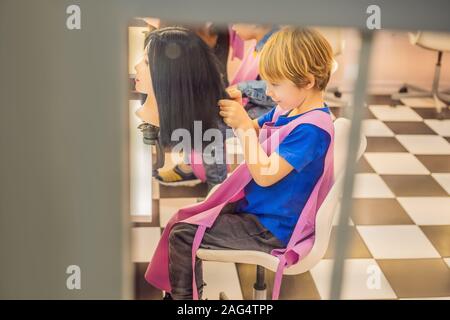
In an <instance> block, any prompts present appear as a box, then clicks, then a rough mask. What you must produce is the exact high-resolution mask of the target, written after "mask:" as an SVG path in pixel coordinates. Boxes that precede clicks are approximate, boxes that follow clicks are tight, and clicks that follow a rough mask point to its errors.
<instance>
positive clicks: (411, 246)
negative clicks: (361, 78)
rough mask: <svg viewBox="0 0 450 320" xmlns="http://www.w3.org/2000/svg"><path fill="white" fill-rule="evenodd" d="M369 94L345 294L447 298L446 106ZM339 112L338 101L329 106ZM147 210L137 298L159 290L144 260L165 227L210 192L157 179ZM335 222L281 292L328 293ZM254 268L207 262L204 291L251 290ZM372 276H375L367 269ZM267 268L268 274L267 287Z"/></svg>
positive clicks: (138, 239) (140, 228)
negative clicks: (315, 256)
mask: <svg viewBox="0 0 450 320" xmlns="http://www.w3.org/2000/svg"><path fill="white" fill-rule="evenodd" d="M406 102H407V103H408V105H403V104H401V103H398V104H399V105H398V106H396V107H392V106H391V104H392V103H393V101H390V99H389V98H387V97H384V96H373V97H371V98H370V99H369V101H368V108H367V114H366V119H365V120H363V130H364V133H365V135H366V136H367V140H368V146H367V150H366V152H365V154H364V156H363V157H362V159H361V161H360V163H359V169H358V173H357V175H356V177H355V190H354V196H353V197H354V201H355V212H354V215H353V216H352V219H351V222H350V223H351V240H352V241H351V246H350V250H349V253H348V256H347V260H346V268H345V274H344V283H343V298H345V299H409V298H432V299H437V298H446V299H450V196H449V194H450V116H449V115H450V112H447V116H446V119H445V120H436V119H435V111H434V109H433V107H432V104H431V103H430V101H427V100H426V99H410V100H409V101H406ZM332 112H333V114H334V115H335V116H336V117H339V116H340V114H341V113H342V108H337V107H336V108H332ZM152 194H153V195H152V196H153V202H152V205H153V206H152V208H153V209H152V211H153V212H152V217H150V216H148V217H133V230H132V239H133V241H132V246H133V248H132V256H133V262H134V265H135V271H136V274H135V286H136V289H135V292H136V299H160V298H161V294H162V293H161V291H159V290H157V289H155V288H153V287H152V286H150V285H149V284H147V283H146V282H145V280H144V278H143V274H144V272H145V268H146V266H147V263H148V261H149V260H150V258H151V256H152V253H153V250H154V248H155V246H156V244H157V241H158V239H159V236H160V234H161V230H162V229H163V228H164V226H165V223H166V222H167V220H168V219H169V218H170V216H171V215H172V214H173V213H174V212H175V211H176V210H177V209H178V208H180V207H182V206H184V205H188V204H192V203H195V202H196V201H197V198H198V197H202V196H205V195H206V188H205V186H204V185H198V186H196V187H194V188H180V187H179V188H171V187H164V186H159V185H158V184H157V183H153V192H152ZM336 221H337V220H336ZM334 239H335V229H333V231H332V237H331V241H330V246H329V248H328V252H327V253H326V255H325V257H324V259H323V260H321V262H320V263H319V264H318V265H317V266H316V267H315V268H313V269H312V270H310V271H309V272H306V273H304V274H301V275H297V276H285V277H284V280H283V284H282V290H281V295H280V299H326V298H327V297H328V296H329V284H330V275H331V270H332V265H333V255H334ZM254 270H255V267H254V266H251V265H241V264H239V265H235V264H224V263H214V262H206V263H205V265H204V272H205V275H204V278H205V281H206V283H207V284H208V285H207V287H206V292H205V296H206V298H208V299H218V294H219V292H220V291H225V292H227V294H228V296H229V297H230V298H231V299H251V294H252V284H253V282H254V277H255V272H254ZM375 274H378V275H379V277H378V278H377V279H378V280H379V281H378V280H375V282H373V283H372V282H371V281H373V280H374V278H371V275H375ZM272 279H273V274H272V273H269V274H268V276H267V280H268V287H269V292H270V290H271V284H272Z"/></svg>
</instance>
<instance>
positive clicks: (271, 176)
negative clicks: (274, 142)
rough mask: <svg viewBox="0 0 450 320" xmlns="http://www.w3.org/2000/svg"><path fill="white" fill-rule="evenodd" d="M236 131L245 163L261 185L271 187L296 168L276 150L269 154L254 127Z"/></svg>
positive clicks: (254, 178)
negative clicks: (261, 143)
mask: <svg viewBox="0 0 450 320" xmlns="http://www.w3.org/2000/svg"><path fill="white" fill-rule="evenodd" d="M253 124H254V121H253ZM258 128H259V126H258ZM235 132H236V135H237V137H238V139H239V141H240V143H241V146H242V150H243V152H244V159H245V163H246V164H247V167H248V169H249V171H250V174H251V175H252V178H253V180H255V182H256V183H257V184H258V185H260V186H261V187H269V186H271V185H273V184H275V183H277V182H278V181H280V180H281V179H283V178H284V177H285V176H287V175H288V174H289V172H291V171H292V170H293V169H294V167H292V166H291V165H290V164H289V162H287V161H286V160H285V159H283V158H282V157H280V156H279V155H278V153H276V152H272V154H271V155H270V156H267V154H266V153H265V151H264V150H263V148H262V146H261V145H260V143H259V141H258V135H257V133H256V131H255V130H252V128H248V129H247V130H243V129H237V130H235Z"/></svg>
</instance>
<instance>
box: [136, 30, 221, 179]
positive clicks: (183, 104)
mask: <svg viewBox="0 0 450 320" xmlns="http://www.w3.org/2000/svg"><path fill="white" fill-rule="evenodd" d="M147 42H148V44H147V46H146V48H145V55H144V58H143V59H142V61H141V62H140V63H139V64H138V65H136V67H135V69H136V90H137V91H139V92H141V93H144V94H147V98H146V101H145V103H144V104H143V106H142V108H140V109H139V110H138V111H137V115H138V116H139V117H140V118H141V119H143V120H144V121H145V122H147V123H150V124H153V125H156V126H159V127H160V139H161V143H162V145H163V146H164V147H166V148H171V147H173V146H174V145H176V144H178V143H179V141H178V140H176V141H173V140H172V139H171V136H172V133H173V132H174V131H175V130H176V129H185V130H187V131H188V132H189V133H190V138H191V146H192V148H195V147H196V146H197V147H198V146H201V147H203V146H204V144H205V143H204V142H203V138H202V137H203V134H204V133H205V132H206V131H207V130H208V129H212V128H219V127H221V128H223V127H225V125H224V123H223V121H222V120H221V119H220V117H219V110H218V108H217V102H218V100H220V99H222V98H224V97H227V94H226V92H225V86H224V83H223V79H222V77H221V73H220V71H219V66H218V62H217V58H216V57H215V56H214V54H213V53H212V51H211V49H210V48H209V47H208V45H207V44H206V43H205V42H204V41H203V40H202V39H201V38H200V37H199V36H198V35H196V34H195V33H193V32H191V31H189V30H188V29H185V28H181V27H167V28H162V29H158V30H154V31H152V32H150V34H149V36H148V41H147ZM195 121H200V123H201V130H200V131H199V132H195V127H194V124H195V123H194V122H195ZM199 134H200V137H199ZM195 136H197V138H198V139H200V140H199V141H197V142H195V141H194V138H195ZM221 138H222V139H220V141H214V152H215V153H214V154H211V155H210V154H205V153H203V158H204V159H203V160H204V163H209V164H211V163H213V164H214V163H222V164H223V165H221V166H222V167H224V170H225V174H224V175H223V174H221V175H218V176H219V177H221V181H208V183H209V184H210V185H209V187H212V186H213V185H214V184H217V183H220V182H222V180H223V179H224V178H226V165H225V153H224V150H223V146H224V141H223V138H224V136H222V137H221ZM216 140H217V139H216ZM195 151H196V152H202V150H195ZM205 157H214V159H216V160H217V159H219V161H213V160H211V159H208V160H206V159H205ZM205 167H206V168H205V169H206V173H207V175H208V170H215V169H217V168H214V166H213V167H209V168H208V166H205ZM181 173H182V172H181ZM191 174H192V173H191ZM215 176H217V174H216V175H215Z"/></svg>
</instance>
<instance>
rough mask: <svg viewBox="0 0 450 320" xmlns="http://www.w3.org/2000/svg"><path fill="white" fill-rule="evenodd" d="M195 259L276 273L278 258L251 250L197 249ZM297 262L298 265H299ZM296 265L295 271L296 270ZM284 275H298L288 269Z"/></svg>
mask: <svg viewBox="0 0 450 320" xmlns="http://www.w3.org/2000/svg"><path fill="white" fill-rule="evenodd" d="M197 257H199V258H200V259H202V260H205V261H217V262H233V263H246V264H255V265H260V266H263V267H264V268H266V269H268V270H271V271H273V272H276V271H277V267H278V261H279V260H278V258H276V257H275V256H272V255H270V254H268V253H265V252H261V251H252V250H209V249H198V251H197ZM300 263H301V262H299V263H298V264H300ZM298 267H299V266H298V265H297V266H296V269H298ZM284 274H287V275H289V274H291V275H292V274H298V272H296V271H295V272H294V270H292V269H291V270H290V268H286V269H285V270H284Z"/></svg>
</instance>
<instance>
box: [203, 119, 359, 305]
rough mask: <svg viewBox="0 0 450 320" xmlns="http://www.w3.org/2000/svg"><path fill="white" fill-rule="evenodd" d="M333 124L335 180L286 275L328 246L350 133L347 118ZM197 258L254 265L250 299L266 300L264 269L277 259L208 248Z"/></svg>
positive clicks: (274, 266)
mask: <svg viewBox="0 0 450 320" xmlns="http://www.w3.org/2000/svg"><path fill="white" fill-rule="evenodd" d="M334 127H335V141H334V176H335V183H334V185H333V187H332V188H331V190H330V192H329V194H328V196H327V197H326V198H325V200H324V202H323V204H322V206H321V207H320V208H319V210H318V212H317V216H316V230H315V231H316V239H315V242H314V246H313V248H312V250H311V251H310V252H309V253H308V255H307V256H305V257H303V258H302V259H300V260H299V261H298V262H297V263H296V264H295V265H292V266H290V267H288V268H286V269H285V270H284V274H286V275H296V274H300V273H303V272H306V271H308V270H310V269H311V268H313V267H314V266H315V265H316V264H317V263H318V262H319V261H320V260H321V259H322V258H323V256H324V255H325V253H326V250H327V248H328V243H329V241H330V234H331V229H332V225H333V219H334V216H335V214H336V213H337V212H336V211H337V207H338V204H339V202H340V199H341V196H342V189H343V175H344V167H345V161H346V152H347V146H348V135H349V132H350V120H348V119H344V118H339V119H337V120H336V121H335V122H334ZM366 145H367V141H366V138H365V137H364V136H362V137H361V141H360V146H359V151H358V159H359V158H360V157H361V155H362V154H363V152H364V150H365V149H366ZM215 188H218V186H215V187H214V188H213V189H212V190H211V192H210V193H209V195H211V193H212V192H214V190H215ZM209 195H208V196H209ZM197 257H199V258H200V259H202V260H205V261H218V262H234V263H246V264H254V265H257V271H256V283H255V284H254V287H253V299H254V300H265V299H267V292H266V285H265V280H264V273H265V269H269V270H271V271H273V272H276V270H277V266H278V258H276V257H274V256H272V255H270V254H267V253H264V252H260V251H250V250H209V249H199V250H198V252H197ZM220 298H221V299H226V295H225V294H224V293H221V295H220Z"/></svg>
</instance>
